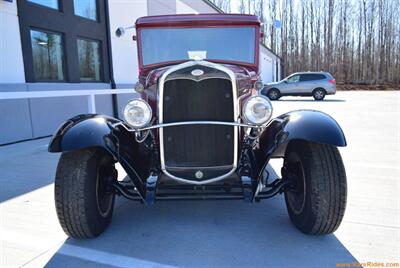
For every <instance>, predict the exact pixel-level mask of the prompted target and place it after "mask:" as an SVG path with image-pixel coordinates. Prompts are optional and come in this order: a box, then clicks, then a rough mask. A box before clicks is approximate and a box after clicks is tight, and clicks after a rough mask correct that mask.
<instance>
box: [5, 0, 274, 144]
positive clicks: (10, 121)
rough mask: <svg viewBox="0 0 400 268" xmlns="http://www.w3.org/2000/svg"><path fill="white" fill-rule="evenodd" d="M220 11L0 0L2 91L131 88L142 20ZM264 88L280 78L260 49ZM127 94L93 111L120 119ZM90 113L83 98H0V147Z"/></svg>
mask: <svg viewBox="0 0 400 268" xmlns="http://www.w3.org/2000/svg"><path fill="white" fill-rule="evenodd" d="M217 12H221V11H220V10H219V9H218V8H217V7H216V6H214V5H213V4H212V3H211V2H209V1H207V0H88V1H80V0H73V1H72V0H7V1H5V0H0V94H1V92H26V91H57V90H82V89H90V90H99V89H110V88H133V85H134V83H135V82H136V81H137V73H138V64H137V52H136V51H137V50H136V43H135V42H134V41H132V38H131V36H132V34H134V30H132V32H128V33H127V34H126V35H124V36H122V37H120V38H117V37H116V36H115V34H114V33H115V30H116V29H117V28H118V27H120V26H124V27H128V26H133V25H134V23H135V21H136V19H137V18H139V17H142V16H147V15H164V14H198V13H217ZM260 57H261V61H260V62H261V75H262V79H263V81H264V82H271V81H276V80H278V78H280V76H281V75H280V59H279V57H278V56H276V55H275V54H273V53H272V52H271V51H270V50H269V49H267V48H266V47H264V46H262V47H261V55H260ZM133 96H134V93H133V94H132V96H129V94H128V95H121V96H114V97H113V96H110V95H103V96H96V107H97V112H98V113H102V114H107V115H114V116H119V115H120V113H121V109H122V107H123V106H124V105H125V103H126V102H127V100H129V99H130V98H132V97H133ZM87 112H88V104H87V101H86V97H80V96H75V97H57V98H43V99H19V100H1V99H0V145H1V144H7V143H11V142H16V141H21V140H27V139H33V138H39V137H44V136H48V135H51V134H52V133H53V132H54V131H55V129H56V128H57V127H58V126H59V125H60V124H61V123H62V122H63V121H65V120H66V119H67V118H70V117H72V116H75V115H77V114H80V113H87Z"/></svg>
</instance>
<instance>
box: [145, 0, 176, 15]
mask: <svg viewBox="0 0 400 268" xmlns="http://www.w3.org/2000/svg"><path fill="white" fill-rule="evenodd" d="M148 14H149V16H154V15H167V14H176V1H175V0H148Z"/></svg>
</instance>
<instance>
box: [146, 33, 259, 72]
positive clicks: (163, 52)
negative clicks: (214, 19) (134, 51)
mask: <svg viewBox="0 0 400 268" xmlns="http://www.w3.org/2000/svg"><path fill="white" fill-rule="evenodd" d="M141 42H142V51H141V53H142V58H143V65H149V64H155V63H161V62H168V61H176V60H186V59H189V56H188V54H189V52H191V51H196V52H201V54H205V55H206V58H207V59H213V60H225V61H237V62H245V63H250V64H252V63H254V58H255V46H256V30H255V27H224V28H159V29H142V30H141ZM257 46H258V44H257Z"/></svg>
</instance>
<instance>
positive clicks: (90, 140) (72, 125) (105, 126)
mask: <svg viewBox="0 0 400 268" xmlns="http://www.w3.org/2000/svg"><path fill="white" fill-rule="evenodd" d="M118 122H119V120H117V119H115V118H112V117H108V116H102V115H94V114H84V115H78V116H75V117H73V118H71V119H69V120H67V121H66V122H64V123H63V124H62V125H61V126H60V127H59V129H58V130H57V131H56V133H55V134H54V135H53V137H52V139H51V141H50V144H49V148H48V150H49V152H52V153H54V152H65V151H72V150H78V149H84V148H89V147H102V148H104V149H106V150H107V151H114V150H115V148H113V145H114V144H113V143H110V139H111V138H112V137H111V133H112V131H113V129H112V128H111V127H110V124H115V123H118Z"/></svg>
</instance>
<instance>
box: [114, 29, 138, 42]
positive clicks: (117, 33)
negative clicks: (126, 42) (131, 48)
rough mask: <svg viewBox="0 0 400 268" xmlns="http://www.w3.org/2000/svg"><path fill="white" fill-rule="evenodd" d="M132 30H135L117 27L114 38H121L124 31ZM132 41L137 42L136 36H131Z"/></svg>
mask: <svg viewBox="0 0 400 268" xmlns="http://www.w3.org/2000/svg"><path fill="white" fill-rule="evenodd" d="M134 28H135V26H129V27H118V29H117V30H116V31H115V36H117V37H118V38H119V37H121V36H124V35H125V31H126V30H129V29H134ZM132 40H133V41H136V40H137V37H136V35H133V36H132Z"/></svg>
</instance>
